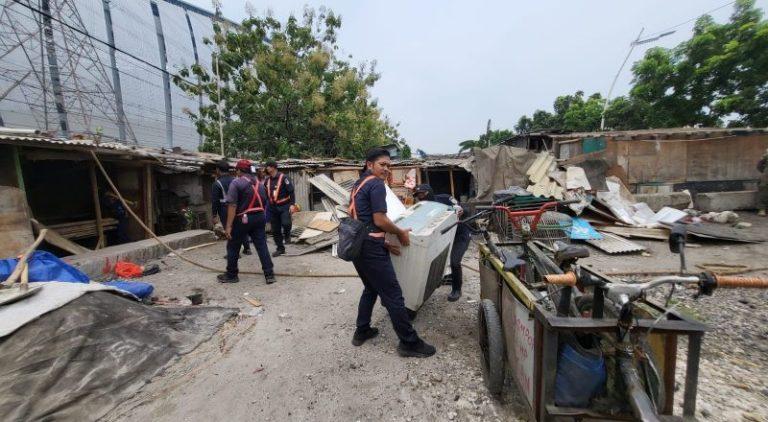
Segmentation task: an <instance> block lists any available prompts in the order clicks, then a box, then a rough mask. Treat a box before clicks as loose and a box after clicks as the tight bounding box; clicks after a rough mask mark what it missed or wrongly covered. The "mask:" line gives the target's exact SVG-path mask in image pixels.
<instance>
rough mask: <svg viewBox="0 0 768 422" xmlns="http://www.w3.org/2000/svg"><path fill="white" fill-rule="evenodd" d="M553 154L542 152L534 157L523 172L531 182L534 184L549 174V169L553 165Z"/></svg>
mask: <svg viewBox="0 0 768 422" xmlns="http://www.w3.org/2000/svg"><path fill="white" fill-rule="evenodd" d="M554 164H555V156H554V155H551V154H550V153H548V152H542V153H541V154H539V155H538V157H536V160H535V161H534V162H533V164H531V166H530V167H528V171H526V172H525V174H526V175H527V176H528V178H529V179H530V180H531V184H533V185H536V184H538V183H539V182H541V181H542V179H545V178H547V177H548V175H549V171H550V170H551V169H552V168H553V167H554Z"/></svg>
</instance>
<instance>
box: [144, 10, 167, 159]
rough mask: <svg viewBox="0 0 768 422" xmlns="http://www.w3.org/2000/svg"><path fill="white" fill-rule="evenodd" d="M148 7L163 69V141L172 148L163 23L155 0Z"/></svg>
mask: <svg viewBox="0 0 768 422" xmlns="http://www.w3.org/2000/svg"><path fill="white" fill-rule="evenodd" d="M149 7H150V8H151V9H152V15H153V16H154V18H155V32H156V33H157V47H158V49H159V51H160V67H161V68H162V70H163V91H164V93H165V142H166V144H167V146H168V148H173V104H172V103H171V78H170V76H169V74H168V55H167V54H166V50H165V36H163V24H162V22H160V10H159V8H158V6H157V1H156V0H151V1H150V3H149Z"/></svg>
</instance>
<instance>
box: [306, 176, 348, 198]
mask: <svg viewBox="0 0 768 422" xmlns="http://www.w3.org/2000/svg"><path fill="white" fill-rule="evenodd" d="M309 183H311V184H312V185H314V186H315V187H316V188H318V189H320V191H321V192H323V193H324V194H325V195H326V196H328V197H329V198H331V199H332V200H333V202H335V203H337V204H339V205H347V204H349V192H347V191H346V190H345V189H344V188H343V187H341V186H339V184H338V183H336V182H334V181H333V180H331V179H330V178H329V177H328V176H326V175H324V174H318V175H317V176H315V177H310V178H309Z"/></svg>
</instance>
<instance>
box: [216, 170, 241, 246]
mask: <svg viewBox="0 0 768 422" xmlns="http://www.w3.org/2000/svg"><path fill="white" fill-rule="evenodd" d="M232 180H234V177H232V175H231V174H229V163H228V162H227V161H226V160H222V161H220V162H219V163H218V164H217V165H216V181H215V182H213V185H212V186H211V215H212V216H213V224H214V225H215V224H216V223H220V224H221V226H222V227H224V225H226V224H227V200H226V196H227V191H228V190H229V184H230V183H232ZM250 254H251V242H250V241H249V239H248V237H246V238H245V239H244V240H243V255H250Z"/></svg>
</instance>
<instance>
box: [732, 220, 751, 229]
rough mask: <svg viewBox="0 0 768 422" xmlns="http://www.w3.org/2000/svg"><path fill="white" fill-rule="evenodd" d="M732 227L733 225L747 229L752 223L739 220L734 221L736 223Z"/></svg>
mask: <svg viewBox="0 0 768 422" xmlns="http://www.w3.org/2000/svg"><path fill="white" fill-rule="evenodd" d="M733 227H735V228H737V229H748V228H750V227H752V223H747V222H746V221H740V222H738V223H736V225H735V226H733Z"/></svg>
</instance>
